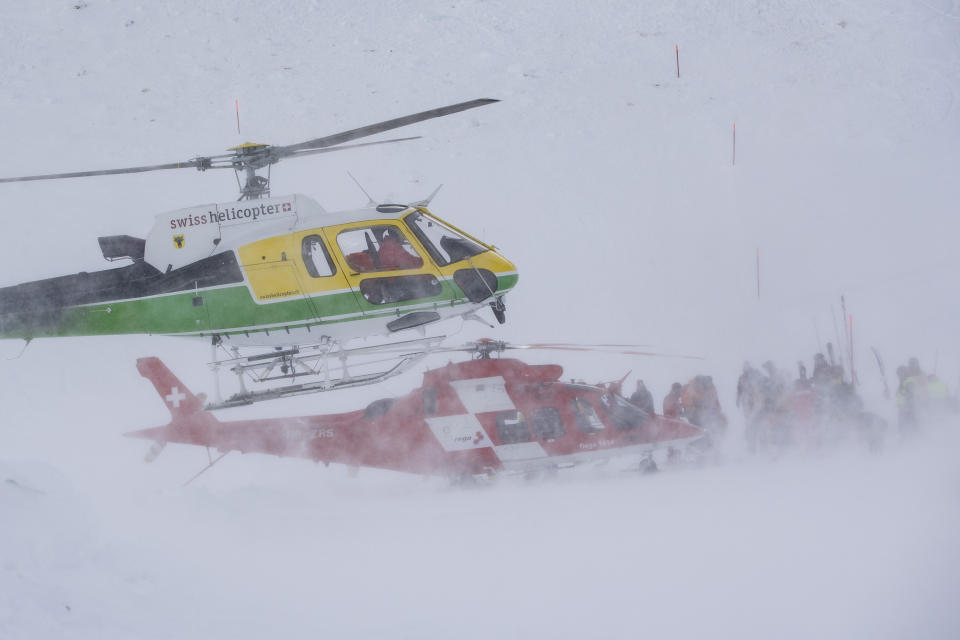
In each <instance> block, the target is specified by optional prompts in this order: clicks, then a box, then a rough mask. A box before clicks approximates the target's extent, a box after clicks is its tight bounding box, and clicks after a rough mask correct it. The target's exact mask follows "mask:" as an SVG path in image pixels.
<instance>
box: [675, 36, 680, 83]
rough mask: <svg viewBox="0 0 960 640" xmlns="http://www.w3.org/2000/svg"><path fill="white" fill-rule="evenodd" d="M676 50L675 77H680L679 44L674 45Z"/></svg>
mask: <svg viewBox="0 0 960 640" xmlns="http://www.w3.org/2000/svg"><path fill="white" fill-rule="evenodd" d="M674 47H675V48H676V51H677V77H678V78H679V77H680V45H679V44H677V45H674Z"/></svg>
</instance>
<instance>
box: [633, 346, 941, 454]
mask: <svg viewBox="0 0 960 640" xmlns="http://www.w3.org/2000/svg"><path fill="white" fill-rule="evenodd" d="M829 346H830V345H828V347H829ZM828 351H829V353H830V358H829V359H828V358H827V357H826V356H825V355H824V354H822V353H817V354H815V355H814V357H813V372H812V374H810V375H808V374H807V368H806V365H805V364H804V363H803V362H802V361H800V362H798V363H797V375H796V377H795V378H793V380H790V379H789V378H788V376H787V375H786V374H785V373H784V372H783V371H782V370H780V369H778V368H777V366H776V365H775V364H774V363H773V362H772V361H767V362H764V363H763V365H762V366H761V367H760V368H755V367H753V366H752V365H751V364H750V363H749V362H744V364H743V371H742V373H741V375H740V378H739V380H738V381H737V397H736V404H737V407H738V408H739V409H740V410H742V411H743V415H744V417H745V419H746V431H745V436H746V441H747V445H748V447H749V448H750V450H751V451H754V450H757V449H763V448H771V447H776V448H781V447H783V446H787V445H797V444H799V445H812V446H818V445H820V444H823V443H825V442H829V441H831V440H840V439H842V438H844V437H847V436H849V435H853V436H854V437H855V438H858V439H859V440H861V441H862V442H864V443H865V444H866V445H867V446H868V447H869V448H870V449H874V450H875V449H878V448H879V447H880V445H881V443H882V441H883V439H884V436H885V432H886V429H887V425H886V422H885V421H884V420H883V419H882V418H881V417H879V416H877V415H876V414H873V413H870V412H868V411H864V407H863V401H862V400H861V398H860V396H859V395H858V394H857V391H856V387H855V385H854V383H853V382H852V381H851V380H849V379H848V377H847V376H846V375H845V372H844V368H843V366H842V365H840V364H839V363H837V362H836V361H835V359H834V357H833V350H832V349H829V350H828ZM897 377H898V379H899V385H898V387H897V392H896V400H897V409H898V418H899V419H898V426H899V428H900V432H901V434H902V435H906V434H909V433H910V432H912V431H915V430H916V429H917V425H918V423H922V422H923V421H925V420H928V419H930V418H935V417H938V416H942V415H944V414H946V413H947V412H956V411H958V403H957V400H956V399H955V398H953V397H952V396H951V395H950V394H949V391H948V389H947V387H946V385H945V384H944V383H943V382H942V381H941V380H940V379H939V378H937V376H936V375H934V374H928V373H925V372H924V371H923V370H922V369H921V368H920V363H919V362H918V360H917V359H916V358H911V359H910V360H909V362H908V363H907V364H906V365H904V366H901V367H898V368H897ZM630 402H632V403H633V404H634V405H636V406H638V407H640V408H641V409H643V410H644V411H646V412H647V413H650V414H654V413H656V406H655V403H654V398H653V394H652V393H651V391H650V390H649V389H648V388H647V386H646V384H645V383H644V381H643V380H637V387H636V390H635V391H634V392H633V394H632V395H631V396H630ZM662 414H663V415H664V416H666V417H668V418H678V419H686V420H687V421H688V422H690V423H691V424H695V425H697V426H699V427H700V428H702V429H703V430H704V432H705V433H706V435H707V436H708V437H707V438H706V441H707V442H708V443H714V444H715V443H716V442H717V441H718V440H719V439H721V438H723V437H724V435H725V434H726V430H727V418H726V416H725V415H724V413H723V410H722V409H721V407H720V399H719V397H718V395H717V389H716V386H715V385H714V383H713V379H712V378H711V377H710V376H706V375H698V376H695V377H693V378H692V379H691V380H690V381H689V382H687V383H686V384H681V383H679V382H674V383H673V385H672V386H671V387H670V391H669V392H668V393H667V395H666V396H665V397H664V398H663V403H662Z"/></svg>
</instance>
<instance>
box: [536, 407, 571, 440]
mask: <svg viewBox="0 0 960 640" xmlns="http://www.w3.org/2000/svg"><path fill="white" fill-rule="evenodd" d="M530 425H531V426H532V427H533V435H534V437H535V438H536V439H537V440H556V439H557V438H559V437H560V436H562V435H563V419H561V418H560V412H559V411H557V408H556V407H540V408H539V409H537V412H536V413H534V414H533V419H532V420H530Z"/></svg>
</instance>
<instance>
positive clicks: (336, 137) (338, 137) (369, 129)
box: [273, 98, 500, 158]
mask: <svg viewBox="0 0 960 640" xmlns="http://www.w3.org/2000/svg"><path fill="white" fill-rule="evenodd" d="M493 102H500V101H499V100H495V99H493V98H480V99H477V100H468V101H467V102H460V103H457V104H452V105H450V106H447V107H439V108H437V109H429V110H427V111H421V112H420V113H414V114H411V115H409V116H403V117H401V118H394V119H393V120H385V121H383V122H378V123H376V124H369V125H367V126H365V127H359V128H357V129H351V130H349V131H343V132H341V133H334V134H332V135H329V136H324V137H322V138H314V139H313V140H307V141H306V142H300V143H298V144H290V145H286V146H282V147H274V148H273V152H274V153H276V154H277V155H278V156H279V157H281V158H282V157H286V156H289V155H292V154H294V153H296V152H298V151H303V150H306V149H322V148H326V147H332V146H335V145H339V144H342V143H344V142H350V141H351V140H356V139H357V138H365V137H367V136H372V135H375V134H377V133H383V132H384V131H390V130H391V129H397V128H399V127H405V126H407V125H411V124H414V123H417V122H423V121H424V120H430V119H431V118H439V117H442V116H446V115H450V114H451V113H458V112H460V111H466V110H467V109H473V108H475V107H482V106H483V105H486V104H491V103H493Z"/></svg>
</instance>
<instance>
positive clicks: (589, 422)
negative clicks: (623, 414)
mask: <svg viewBox="0 0 960 640" xmlns="http://www.w3.org/2000/svg"><path fill="white" fill-rule="evenodd" d="M570 404H571V405H572V406H573V415H574V416H576V418H577V428H578V429H579V430H580V432H581V433H587V434H590V433H599V432H601V431H603V429H604V426H603V422H602V421H601V420H600V416H598V415H597V411H596V409H594V408H593V405H591V404H590V403H589V402H587V400H586V399H584V398H576V397H575V398H573V399H572V400H570Z"/></svg>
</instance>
